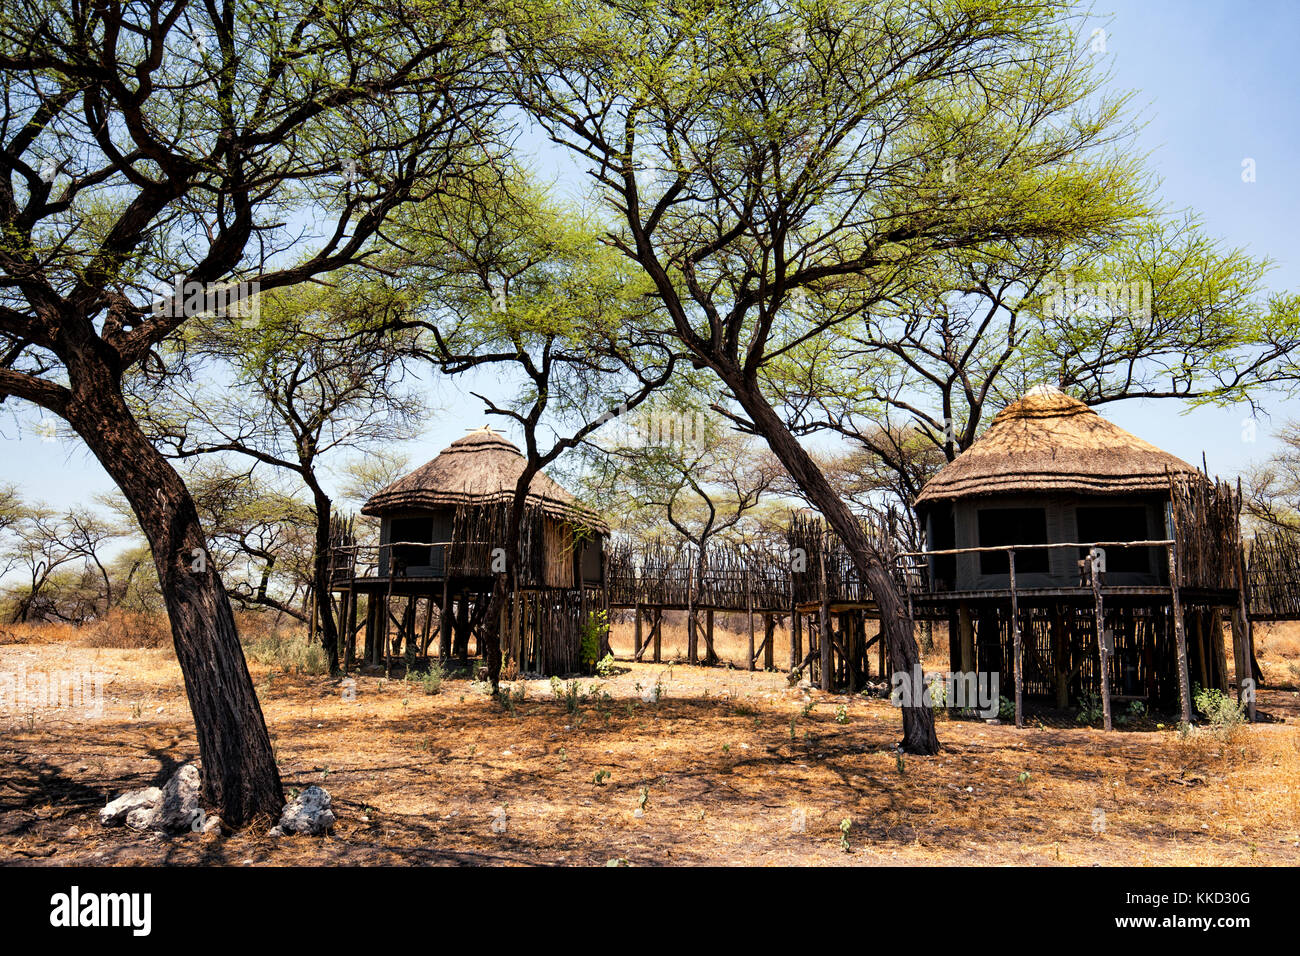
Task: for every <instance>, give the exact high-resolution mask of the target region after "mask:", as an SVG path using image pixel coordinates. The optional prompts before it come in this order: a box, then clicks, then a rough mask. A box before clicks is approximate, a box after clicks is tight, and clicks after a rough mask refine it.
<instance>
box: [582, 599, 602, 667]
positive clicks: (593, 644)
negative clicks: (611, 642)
mask: <svg viewBox="0 0 1300 956" xmlns="http://www.w3.org/2000/svg"><path fill="white" fill-rule="evenodd" d="M608 633H609V616H608V615H607V614H606V613H605V612H604V611H599V610H598V611H592V612H591V614H589V615H587V619H586V620H585V621H583V622H582V634H581V640H580V641H579V643H578V666H579V667H581V668H582V671H583V673H586V674H592V673H595V670H596V662H597V661H598V660H599V659H600V648H601V645H602V644H604V643H605V635H606V634H608Z"/></svg>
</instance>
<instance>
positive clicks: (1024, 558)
mask: <svg viewBox="0 0 1300 956" xmlns="http://www.w3.org/2000/svg"><path fill="white" fill-rule="evenodd" d="M979 532H980V547H981V548H992V547H997V546H999V545H1005V544H1047V510H1046V509H1045V508H982V509H980V512H979ZM1047 569H1048V563H1047V549H1046V548H1034V549H1032V550H1029V551H1017V552H1016V573H1017V574H1021V573H1024V572H1046V571H1047ZM1009 571H1010V568H1009V567H1008V564H1007V556H1006V553H1005V552H997V551H985V552H982V553H981V554H980V574H1007V573H1008V572H1009Z"/></svg>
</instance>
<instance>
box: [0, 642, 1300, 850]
mask: <svg viewBox="0 0 1300 956" xmlns="http://www.w3.org/2000/svg"><path fill="white" fill-rule="evenodd" d="M615 647H616V648H618V642H617V641H616V643H615ZM781 660H782V658H781V657H780V650H778V657H777V661H778V663H780V662H781ZM24 670H25V671H26V672H27V673H28V674H32V673H41V672H44V673H49V672H51V671H55V670H63V671H77V672H80V673H85V674H99V675H101V679H102V681H103V686H104V692H103V707H102V712H101V713H99V714H94V713H87V712H86V708H85V707H81V708H77V707H64V708H55V709H51V708H46V707H34V706H28V707H25V708H14V707H10V708H9V709H8V710H7V711H5V712H3V713H0V734H2V737H0V862H5V863H83V864H106V863H112V864H157V863H219V864H236V865H237V864H263V863H272V864H293V863H338V864H376V863H400V864H415V863H419V864H467V863H494V864H515V863H518V864H543V865H549V864H589V865H590V864H595V865H603V864H606V863H608V862H610V861H626V862H628V863H631V864H634V865H646V864H666V863H678V864H746V865H790V864H795V865H798V864H832V865H856V864H872V863H893V864H970V863H994V864H996V863H1008V864H1018V863H1032V864H1075V865H1078V864H1090V863H1101V864H1119V863H1124V864H1157V865H1158V864H1199V865H1212V864H1234V863H1258V864H1276V865H1292V866H1294V865H1297V864H1300V734H1297V721H1300V693H1297V692H1296V691H1295V690H1294V689H1290V688H1288V689H1274V690H1266V691H1264V692H1263V693H1262V694H1261V699H1260V707H1261V709H1263V710H1265V711H1267V712H1270V713H1273V714H1274V715H1276V716H1277V717H1278V718H1279V719H1280V720H1281V721H1282V722H1278V723H1270V724H1261V725H1255V726H1252V727H1248V728H1245V729H1242V730H1240V731H1238V732H1237V733H1235V734H1233V735H1231V736H1230V737H1224V736H1222V735H1218V734H1214V733H1211V732H1209V731H1204V732H1198V733H1195V734H1193V735H1192V736H1190V737H1187V738H1184V737H1182V736H1180V735H1179V734H1178V733H1177V732H1175V731H1173V730H1169V729H1165V730H1154V729H1150V730H1145V731H1141V732H1139V731H1134V730H1126V731H1120V732H1115V733H1112V734H1104V733H1102V732H1101V731H1098V730H1093V729H1088V728H1079V727H1071V726H1068V725H1061V724H1060V723H1059V722H1058V724H1055V725H1053V724H1044V725H1043V726H1041V727H1040V726H1037V725H1036V726H1034V727H1032V728H1027V729H1025V730H1023V731H1017V730H1016V729H1015V728H1014V727H1010V726H1003V725H996V726H995V725H989V724H986V723H984V722H982V721H966V720H948V719H943V718H941V719H940V722H939V725H938V729H939V736H940V740H941V741H942V743H943V752H942V753H941V754H940V755H939V756H937V757H933V758H918V757H907V758H906V759H905V760H904V761H903V762H902V764H900V763H899V760H898V757H897V756H896V754H895V753H893V751H892V750H891V748H892V747H893V745H894V743H895V741H896V739H897V737H898V726H899V716H898V712H897V711H896V710H894V709H893V708H892V707H891V706H890V705H889V703H888V702H887V701H883V700H878V699H868V698H865V697H861V696H859V697H855V698H852V699H850V698H848V697H837V696H829V695H823V694H821V693H819V692H813V691H808V690H805V689H800V688H789V687H787V685H786V680H785V677H784V675H783V674H781V673H762V672H748V671H740V670H733V669H729V668H700V667H687V666H683V665H676V666H669V665H666V664H665V665H649V664H629V663H627V662H621V663H620V664H619V668H618V670H619V673H617V674H616V675H615V676H613V677H611V678H610V679H606V680H602V679H598V678H582V679H580V680H579V681H578V687H577V690H578V692H579V700H578V701H577V702H576V704H573V705H570V704H569V703H567V702H566V701H565V700H561V699H557V697H556V695H555V694H554V693H553V688H552V685H551V683H550V682H548V681H540V680H537V681H521V682H519V683H517V684H515V685H513V687H512V691H513V693H512V696H511V697H510V699H509V700H508V701H507V702H506V703H497V702H494V701H493V700H491V699H490V698H489V697H488V696H487V695H486V694H485V688H484V686H483V685H482V684H476V683H471V682H470V681H469V680H467V679H453V680H448V681H446V682H445V683H444V684H443V685H442V688H441V690H440V691H439V693H437V694H436V695H432V696H430V695H426V694H425V693H424V692H423V690H422V689H421V688H420V687H419V686H418V685H415V684H407V683H404V682H403V681H401V680H387V681H386V680H384V679H383V677H382V676H381V675H368V676H361V677H358V678H356V684H355V698H354V699H352V700H346V699H345V696H347V695H345V693H344V687H343V685H341V684H340V683H339V682H338V681H332V680H330V679H329V678H327V677H311V676H306V675H299V674H283V673H275V672H273V671H272V670H270V669H268V668H266V667H263V666H257V665H254V667H253V670H254V674H255V679H256V681H257V685H258V692H259V695H260V697H261V699H262V702H263V707H264V709H265V712H266V717H267V720H268V723H269V726H270V730H271V734H272V738H273V740H274V742H275V747H276V752H277V757H278V761H279V764H280V768H281V773H282V774H283V778H284V783H285V787H286V790H288V791H292V790H294V789H296V788H302V787H304V786H306V785H308V784H311V783H318V784H322V785H324V786H325V787H327V788H328V789H329V791H330V792H331V793H332V795H333V797H334V806H335V810H336V812H337V814H338V816H339V823H338V825H337V827H336V829H335V831H334V833H333V834H332V835H330V836H327V837H322V838H307V837H294V838H286V839H280V840H276V839H273V838H269V837H267V836H265V835H264V834H265V828H253V829H249V830H245V831H244V832H241V833H236V834H210V835H208V836H200V835H186V836H179V837H160V836H156V835H149V834H140V833H133V832H129V831H125V830H118V829H114V830H105V829H104V828H101V827H100V826H99V824H98V822H97V819H96V811H97V810H98V809H99V808H100V807H102V806H103V805H104V803H105V802H107V801H108V800H109V799H110V798H112V797H113V796H116V795H117V794H119V793H121V792H122V791H124V790H126V789H130V788H135V787H142V786H147V785H149V784H161V783H162V782H164V781H165V779H166V778H167V777H168V776H169V775H170V773H171V772H172V771H173V770H174V768H175V767H176V766H178V765H179V764H181V763H183V762H185V761H187V760H192V759H194V758H195V757H196V756H197V745H196V743H195V738H194V732H193V728H192V724H191V718H190V714H189V710H188V706H187V703H186V699H185V694H184V690H183V687H182V684H181V677H180V673H179V670H178V668H177V667H176V663H175V659H174V657H173V656H172V654H171V653H170V651H167V650H113V649H95V648H85V647H74V646H67V645H66V644H10V645H5V646H0V672H9V673H17V672H19V671H24ZM656 686H658V688H659V697H658V700H657V701H656V700H655V692H654V688H655V687H656ZM565 689H566V688H564V687H562V688H561V691H564V690H565ZM598 778H599V779H598ZM498 808H502V809H503V810H504V815H505V822H504V832H496V830H494V826H493V821H494V819H496V820H500V811H499V810H498ZM638 810H640V813H639V814H638V812H637V811H638ZM845 820H848V821H849V829H848V834H847V844H848V851H847V852H846V851H845V849H844V845H843V842H842V840H841V836H842V831H841V824H842V822H843V821H845ZM500 826H501V825H500V824H499V823H498V826H497V829H500Z"/></svg>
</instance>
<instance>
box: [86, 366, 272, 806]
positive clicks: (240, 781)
mask: <svg viewBox="0 0 1300 956" xmlns="http://www.w3.org/2000/svg"><path fill="white" fill-rule="evenodd" d="M69 373H70V375H69V378H70V381H71V388H72V392H73V395H74V400H73V401H72V402H70V403H69V407H68V409H67V416H66V417H67V420H68V422H69V424H70V425H71V426H72V427H73V428H74V429H75V430H76V431H77V433H78V434H79V435H80V436H81V437H82V439H83V440H85V442H86V444H87V445H88V446H89V447H90V450H91V451H92V452H93V453H94V455H95V457H96V458H97V459H98V460H99V462H100V464H101V465H103V466H104V469H105V470H106V471H107V472H108V473H109V475H110V476H111V477H112V479H113V480H114V482H116V483H117V486H118V488H120V489H121V491H122V493H123V494H124V495H125V496H126V499H127V501H128V502H130V504H131V508H132V510H133V511H134V512H135V515H136V518H137V519H138V520H139V522H140V528H141V530H142V531H143V532H144V534H145V537H146V538H147V539H148V541H149V545H150V548H151V550H152V552H153V559H154V566H155V567H156V568H157V570H158V581H159V583H160V584H161V586H162V593H163V598H164V600H165V601H166V605H167V613H168V616H169V617H170V619H171V627H172V641H173V643H174V645H175V648H176V659H177V660H178V661H179V663H180V667H181V673H182V674H183V675H184V678H185V691H186V694H187V696H188V697H189V703H190V710H191V711H192V712H193V714H194V725H195V730H196V731H197V734H198V741H199V754H200V756H201V758H202V760H203V774H202V777H203V796H204V798H205V800H206V801H207V802H208V803H209V804H210V805H211V806H212V807H213V808H215V809H216V811H217V812H218V813H220V815H221V818H222V820H223V821H225V822H226V823H228V824H230V825H231V826H240V825H243V824H245V823H247V822H249V821H250V820H252V819H253V818H255V817H258V816H278V815H279V813H280V811H281V809H282V808H283V804H284V799H283V793H282V790H281V786H280V773H279V770H278V769H277V767H276V765H275V757H274V753H273V751H272V748H271V739H270V735H269V734H268V733H267V729H266V722H265V720H264V719H263V716H262V708H261V706H260V705H259V703H258V700H257V695H256V693H255V692H254V690H253V682H252V679H251V678H250V676H249V673H248V667H247V664H246V662H245V660H244V653H243V649H242V648H241V647H240V645H239V637H238V634H237V632H236V629H235V619H234V615H233V613H232V612H231V608H230V600H229V598H228V597H227V595H226V591H225V588H224V586H223V585H222V583H221V578H220V576H219V575H218V574H217V571H216V568H215V567H214V566H213V562H212V561H211V560H210V559H209V557H208V555H207V546H206V540H205V538H204V534H203V529H202V527H201V525H200V523H199V516H198V511H197V509H196V508H195V505H194V501H193V499H192V498H191V497H190V493H189V490H188V489H187V488H186V487H185V483H184V482H183V481H182V480H181V477H180V475H178V474H177V473H176V471H175V470H174V469H173V468H172V466H171V465H170V464H169V463H168V462H167V460H166V459H165V458H163V456H162V455H160V454H159V453H158V451H157V449H155V448H154V447H153V445H152V444H150V442H149V440H148V439H147V438H146V437H145V435H144V433H143V432H142V431H141V430H140V427H139V426H138V425H137V423H136V421H135V419H134V418H133V417H132V415H131V412H130V410H129V409H128V408H127V406H126V403H125V402H124V401H123V400H122V396H121V392H120V390H119V388H118V383H117V382H116V381H115V380H114V378H113V376H112V375H111V373H109V371H108V370H107V369H106V368H104V367H103V366H102V365H100V364H99V363H97V362H95V361H93V360H91V361H85V362H78V363H76V364H72V363H70V365H69Z"/></svg>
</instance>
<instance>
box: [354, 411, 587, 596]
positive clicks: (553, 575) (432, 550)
mask: <svg viewBox="0 0 1300 956" xmlns="http://www.w3.org/2000/svg"><path fill="white" fill-rule="evenodd" d="M525 464H526V459H525V458H524V456H523V455H522V454H521V453H520V451H519V449H518V448H516V447H515V446H514V445H512V444H511V443H510V442H509V441H508V440H507V439H506V438H505V436H503V435H500V434H498V433H497V432H494V431H493V430H492V429H491V428H490V427H486V426H485V427H483V428H480V429H477V430H475V431H472V432H470V433H469V434H468V435H466V436H465V437H464V438H460V439H457V440H456V441H454V442H452V443H451V445H450V446H448V447H447V448H444V449H443V450H442V452H441V454H439V455H438V457H437V458H434V459H433V460H432V461H430V462H428V463H426V464H424V465H421V466H420V467H419V468H417V469H416V470H415V471H413V472H411V473H410V474H409V475H406V476H405V477H403V478H399V479H398V480H397V481H395V482H393V483H392V484H390V485H388V486H387V487H385V488H383V489H382V490H380V491H379V492H377V493H376V494H375V495H374V496H373V497H372V498H371V499H370V500H369V501H367V502H366V503H365V506H364V507H362V509H361V512H362V514H366V515H372V516H375V517H378V518H379V519H380V529H379V544H380V549H379V560H378V567H379V574H380V576H381V577H384V576H388V574H389V571H390V568H391V569H392V570H393V573H394V575H395V576H401V577H404V578H412V577H420V578H430V577H432V578H442V577H444V576H445V577H448V578H459V579H472V578H483V577H487V576H489V575H490V574H491V573H492V570H491V566H492V554H493V552H494V549H498V548H500V547H501V546H502V545H504V543H505V528H506V518H507V513H508V509H509V505H510V503H511V501H512V500H513V499H514V494H515V486H516V484H517V483H518V481H519V476H520V475H521V474H523V471H524V466H525ZM526 509H527V510H526V512H525V515H524V521H523V527H522V529H521V547H522V551H523V557H524V565H523V567H522V568H521V569H520V581H521V582H522V583H524V584H525V585H529V586H532V585H538V586H544V587H554V588H568V587H577V586H579V585H580V584H581V583H583V582H587V583H591V582H599V581H600V579H601V574H602V568H603V543H604V539H605V537H606V536H607V535H608V533H609V526H608V525H607V524H606V523H605V521H604V520H603V519H601V517H600V516H599V515H597V514H596V513H595V512H594V511H592V510H591V509H590V508H587V507H585V506H584V505H582V504H580V503H579V502H578V501H577V500H575V499H574V497H573V495H571V494H569V492H567V491H565V490H564V489H563V488H561V487H560V486H559V485H558V484H556V483H555V481H554V480H552V479H551V478H550V477H549V476H547V475H546V474H544V473H540V472H539V473H538V474H537V475H536V476H535V477H534V478H533V480H532V483H531V485H530V487H529V491H528V497H527V499H526Z"/></svg>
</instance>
